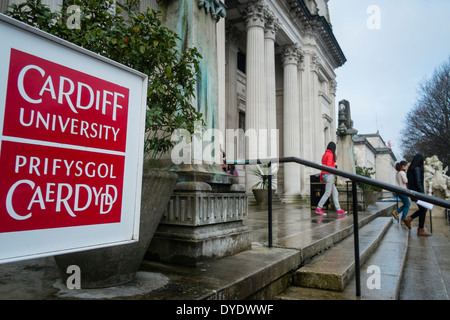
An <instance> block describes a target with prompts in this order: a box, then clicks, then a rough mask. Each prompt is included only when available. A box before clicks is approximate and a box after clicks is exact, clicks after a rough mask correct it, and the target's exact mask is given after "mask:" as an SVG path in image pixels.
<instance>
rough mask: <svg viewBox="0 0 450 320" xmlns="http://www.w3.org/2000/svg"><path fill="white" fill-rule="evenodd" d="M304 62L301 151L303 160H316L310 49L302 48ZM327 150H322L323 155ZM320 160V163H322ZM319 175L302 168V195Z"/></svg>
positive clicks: (301, 102) (311, 56)
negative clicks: (312, 178)
mask: <svg viewBox="0 0 450 320" xmlns="http://www.w3.org/2000/svg"><path fill="white" fill-rule="evenodd" d="M302 50H303V61H302V63H301V69H302V71H301V73H300V74H301V83H302V85H301V89H300V90H301V93H300V128H301V132H302V134H301V135H300V150H301V154H302V155H303V158H305V159H308V160H311V161H312V160H314V134H313V132H314V131H313V130H314V126H313V119H314V108H313V106H314V97H313V81H314V77H313V71H312V67H313V66H314V63H313V52H311V49H309V48H306V49H305V48H302ZM323 152H325V150H322V153H323ZM320 160H321V159H319V163H320ZM316 173H318V170H316V169H313V168H310V167H306V166H302V168H301V181H302V182H304V184H303V185H302V186H301V188H302V189H301V194H303V195H304V194H309V193H310V190H309V188H308V187H309V186H310V176H311V175H312V174H316Z"/></svg>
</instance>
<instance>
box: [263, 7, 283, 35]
mask: <svg viewBox="0 0 450 320" xmlns="http://www.w3.org/2000/svg"><path fill="white" fill-rule="evenodd" d="M265 20H266V25H265V26H266V29H265V38H266V39H272V40H275V36H276V34H277V32H278V30H279V29H280V27H281V23H280V21H279V20H278V18H277V17H276V16H275V14H274V13H273V12H272V11H271V10H269V9H267V10H266V11H265Z"/></svg>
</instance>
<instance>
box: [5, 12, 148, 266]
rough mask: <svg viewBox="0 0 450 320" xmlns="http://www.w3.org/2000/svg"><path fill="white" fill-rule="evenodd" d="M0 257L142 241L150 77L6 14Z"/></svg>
mask: <svg viewBox="0 0 450 320" xmlns="http://www.w3.org/2000/svg"><path fill="white" fill-rule="evenodd" d="M0 38H1V39H2V46H1V48H0V134H1V135H0V263H5V262H12V261H18V260H24V259H30V258H37V257H44V256H49V255H56V254H61V253H69V252H74V251H81V250H87V249H94V248H99V247H105V246H112V245H120V244H126V243H130V242H134V241H137V240H138V235H139V217H140V200H141V183H142V161H143V143H144V132H145V106H146V90H147V76H146V75H144V74H142V73H139V72H137V71H135V70H132V69H130V68H128V67H125V66H123V65H121V64H119V63H116V62H114V61H111V60H109V59H106V58H103V57H101V56H100V55H97V54H94V53H92V52H90V51H87V50H84V49H82V48H80V47H77V46H75V45H73V44H71V43H68V42H66V41H63V40H61V39H59V38H56V37H53V36H51V35H49V34H47V33H44V32H42V31H39V30H37V29H35V28H32V27H29V26H27V25H25V24H22V23H20V22H18V21H15V20H13V19H11V18H8V17H6V16H4V15H0Z"/></svg>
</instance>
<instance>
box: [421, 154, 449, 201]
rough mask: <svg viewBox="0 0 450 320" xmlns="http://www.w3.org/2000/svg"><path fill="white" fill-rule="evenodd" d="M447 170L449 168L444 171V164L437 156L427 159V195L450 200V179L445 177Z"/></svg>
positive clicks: (425, 175) (425, 176)
mask: <svg viewBox="0 0 450 320" xmlns="http://www.w3.org/2000/svg"><path fill="white" fill-rule="evenodd" d="M447 170H448V167H446V168H445V169H443V163H442V161H440V160H439V158H438V157H437V156H432V157H429V158H426V159H425V164H424V171H425V174H424V179H425V193H427V194H429V195H433V196H435V197H438V198H441V199H445V200H450V177H449V176H447V175H445V173H446V172H447Z"/></svg>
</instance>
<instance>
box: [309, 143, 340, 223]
mask: <svg viewBox="0 0 450 320" xmlns="http://www.w3.org/2000/svg"><path fill="white" fill-rule="evenodd" d="M322 164H323V165H325V166H328V167H332V168H336V144H335V143H334V142H330V143H328V146H327V150H325V153H324V155H323V156H322ZM334 178H335V175H334V174H332V173H329V172H326V171H322V172H321V173H320V181H324V182H325V192H324V194H323V195H322V198H320V201H319V204H318V205H317V208H316V213H317V214H320V215H326V213H325V212H323V210H322V208H323V205H324V204H325V202H326V201H327V199H328V198H329V197H330V195H331V196H332V197H333V203H334V206H335V207H336V210H337V213H338V215H342V214H346V213H347V211H345V210H342V209H341V205H340V204H339V193H338V190H337V188H336V185H335V184H334Z"/></svg>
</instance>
